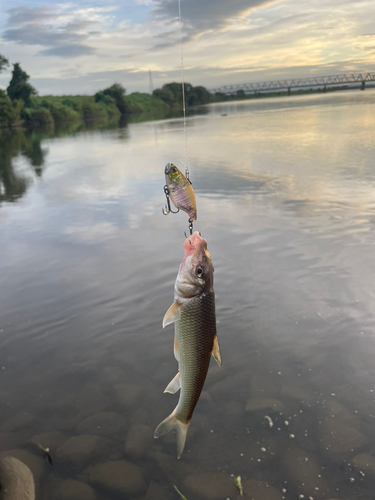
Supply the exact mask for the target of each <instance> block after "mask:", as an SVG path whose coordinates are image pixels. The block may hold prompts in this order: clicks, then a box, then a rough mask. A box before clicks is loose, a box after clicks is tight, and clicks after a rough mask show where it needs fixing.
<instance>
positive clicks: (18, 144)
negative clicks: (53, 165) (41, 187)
mask: <svg viewBox="0 0 375 500" xmlns="http://www.w3.org/2000/svg"><path fill="white" fill-rule="evenodd" d="M42 137H44V135H42V134H41V133H35V132H29V131H26V130H23V129H18V130H15V131H3V132H1V133H0V151H1V155H0V201H10V202H12V201H15V200H17V199H18V198H20V197H22V196H23V195H24V194H25V192H26V190H27V187H28V186H29V184H30V182H31V179H30V176H27V175H25V174H24V173H23V172H22V171H19V170H17V168H16V167H15V159H16V158H17V157H18V156H20V155H21V156H23V157H24V158H27V159H28V164H29V165H30V166H31V167H33V169H32V170H33V172H34V173H35V174H36V176H38V177H40V176H41V175H42V166H43V164H44V161H45V156H46V154H47V152H48V150H47V149H45V148H44V149H43V148H42V146H41V140H42Z"/></svg>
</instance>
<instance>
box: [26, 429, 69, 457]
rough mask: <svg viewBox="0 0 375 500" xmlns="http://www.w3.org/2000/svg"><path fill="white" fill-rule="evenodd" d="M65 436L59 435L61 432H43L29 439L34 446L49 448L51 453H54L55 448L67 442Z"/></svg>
mask: <svg viewBox="0 0 375 500" xmlns="http://www.w3.org/2000/svg"><path fill="white" fill-rule="evenodd" d="M67 439H68V438H67V436H64V434H61V432H57V431H56V432H45V433H44V434H37V435H36V436H33V437H32V438H31V440H30V441H31V442H32V443H33V444H35V445H38V444H40V445H42V446H43V447H44V448H49V449H50V451H51V453H55V452H56V450H57V448H59V447H60V446H61V445H62V444H63V443H65V441H66V440H67Z"/></svg>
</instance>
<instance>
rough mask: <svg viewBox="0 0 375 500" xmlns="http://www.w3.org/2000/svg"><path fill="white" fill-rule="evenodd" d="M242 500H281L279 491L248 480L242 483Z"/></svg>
mask: <svg viewBox="0 0 375 500" xmlns="http://www.w3.org/2000/svg"><path fill="white" fill-rule="evenodd" d="M242 487H243V493H244V496H243V498H244V500H245V499H251V500H281V496H282V495H281V494H280V492H279V491H277V490H275V488H272V486H269V485H268V484H267V483H263V482H261V481H255V480H254V479H248V480H247V481H244V482H243V483H242Z"/></svg>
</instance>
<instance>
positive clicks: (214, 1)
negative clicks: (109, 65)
mask: <svg viewBox="0 0 375 500" xmlns="http://www.w3.org/2000/svg"><path fill="white" fill-rule="evenodd" d="M279 1H281V0H231V1H229V0H204V1H202V0H189V2H184V4H183V6H182V8H183V11H182V13H181V19H182V22H183V29H184V33H185V39H186V41H187V40H190V39H192V38H197V37H199V36H200V35H202V34H204V33H208V32H210V31H213V30H224V29H226V28H228V27H229V26H232V25H233V24H237V23H241V22H242V23H243V22H244V21H245V19H246V18H247V16H248V15H249V14H250V12H252V11H254V10H256V9H258V8H261V7H266V6H269V5H271V4H274V3H277V2H279ZM151 16H152V17H153V18H154V19H156V20H158V21H162V22H165V23H174V22H176V20H177V19H178V4H177V2H176V0H156V1H155V8H154V9H153V11H152V13H151Z"/></svg>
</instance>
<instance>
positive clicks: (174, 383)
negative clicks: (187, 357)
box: [164, 372, 181, 394]
mask: <svg viewBox="0 0 375 500" xmlns="http://www.w3.org/2000/svg"><path fill="white" fill-rule="evenodd" d="M179 389H181V379H180V372H177V375H176V376H175V377H174V378H173V379H172V380H171V381H170V382H169V384H168V385H167V387H166V388H165V391H164V392H169V393H170V394H175V393H176V392H177V391H178V390H179Z"/></svg>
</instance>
